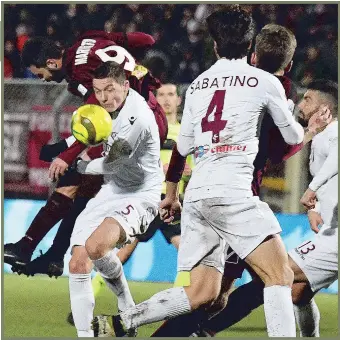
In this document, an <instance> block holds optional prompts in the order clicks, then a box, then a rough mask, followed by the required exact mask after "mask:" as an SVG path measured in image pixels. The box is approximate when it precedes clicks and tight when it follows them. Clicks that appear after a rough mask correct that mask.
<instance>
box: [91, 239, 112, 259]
mask: <svg viewBox="0 0 340 340" xmlns="http://www.w3.org/2000/svg"><path fill="white" fill-rule="evenodd" d="M85 248H86V251H87V253H88V254H89V257H90V259H91V260H98V259H100V258H102V257H103V256H104V255H105V254H106V253H107V252H108V250H109V249H108V248H107V246H106V245H105V244H102V243H100V242H98V240H97V239H96V238H95V237H93V236H91V237H89V238H88V239H87V241H86V243H85Z"/></svg>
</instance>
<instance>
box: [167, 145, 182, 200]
mask: <svg viewBox="0 0 340 340" xmlns="http://www.w3.org/2000/svg"><path fill="white" fill-rule="evenodd" d="M185 161H186V157H183V156H182V155H181V154H180V153H179V152H178V150H177V145H176V144H175V146H174V147H173V149H172V154H171V159H170V163H169V167H168V171H167V173H166V178H165V179H166V195H167V197H171V198H176V197H178V193H179V181H180V180H181V178H182V175H183V172H184V168H185Z"/></svg>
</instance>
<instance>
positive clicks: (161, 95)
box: [156, 84, 181, 114]
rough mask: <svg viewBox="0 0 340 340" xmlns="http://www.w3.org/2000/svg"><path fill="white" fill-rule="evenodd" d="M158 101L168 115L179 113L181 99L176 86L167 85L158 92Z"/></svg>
mask: <svg viewBox="0 0 340 340" xmlns="http://www.w3.org/2000/svg"><path fill="white" fill-rule="evenodd" d="M156 99H157V101H158V103H159V105H160V106H161V107H162V109H163V110H164V111H165V112H166V113H167V114H169V113H177V107H178V106H179V105H180V104H181V98H180V97H179V96H178V95H177V88H176V85H173V84H165V85H163V86H162V87H160V88H159V89H158V90H157V95H156Z"/></svg>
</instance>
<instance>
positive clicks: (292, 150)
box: [283, 142, 305, 161]
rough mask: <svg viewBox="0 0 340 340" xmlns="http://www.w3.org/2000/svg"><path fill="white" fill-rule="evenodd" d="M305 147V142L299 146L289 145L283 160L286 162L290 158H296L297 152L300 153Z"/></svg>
mask: <svg viewBox="0 0 340 340" xmlns="http://www.w3.org/2000/svg"><path fill="white" fill-rule="evenodd" d="M304 145H305V144H304V142H302V143H300V144H297V145H288V144H287V146H286V150H285V155H284V156H283V160H284V161H286V160H287V159H288V158H290V157H292V156H294V155H295V154H296V153H297V152H299V151H300V150H301V149H302V148H303V146H304Z"/></svg>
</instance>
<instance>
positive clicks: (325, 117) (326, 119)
mask: <svg viewBox="0 0 340 340" xmlns="http://www.w3.org/2000/svg"><path fill="white" fill-rule="evenodd" d="M332 118H333V117H332V115H331V111H330V109H329V108H328V106H325V105H323V106H321V107H320V109H319V110H318V111H317V112H316V113H314V114H313V116H312V117H311V118H310V119H309V121H308V130H310V131H312V132H313V133H315V134H317V133H318V132H319V131H320V130H321V129H322V128H323V127H325V126H326V125H328V124H329V123H330V122H331V120H332Z"/></svg>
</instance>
